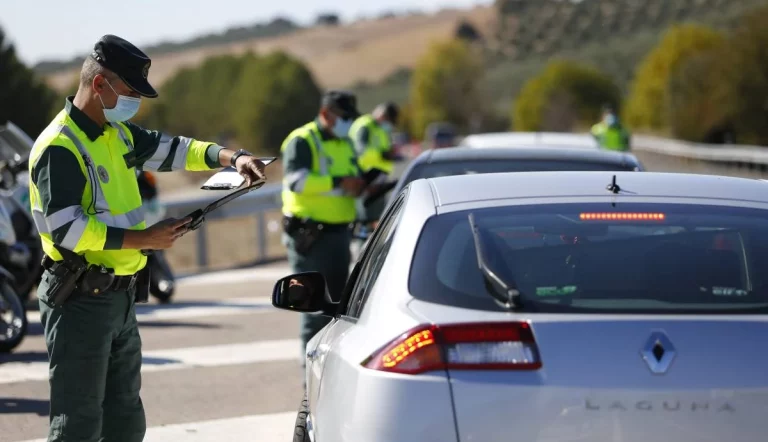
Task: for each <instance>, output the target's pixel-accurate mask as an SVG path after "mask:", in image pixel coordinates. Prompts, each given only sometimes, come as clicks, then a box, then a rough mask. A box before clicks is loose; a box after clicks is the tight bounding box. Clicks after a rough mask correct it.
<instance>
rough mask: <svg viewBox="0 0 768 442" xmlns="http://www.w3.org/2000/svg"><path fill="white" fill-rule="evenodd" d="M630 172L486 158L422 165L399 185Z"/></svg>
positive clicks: (619, 167)
mask: <svg viewBox="0 0 768 442" xmlns="http://www.w3.org/2000/svg"><path fill="white" fill-rule="evenodd" d="M558 170H563V171H582V170H583V171H609V172H612V171H633V170H635V166H634V165H629V164H627V165H621V164H611V163H602V162H590V161H562V160H552V161H550V160H516V159H515V160H510V159H506V160H505V159H498V158H494V159H488V160H481V161H478V160H470V161H443V162H436V163H424V164H419V165H418V166H415V167H414V168H413V170H411V171H410V173H409V174H408V176H407V177H406V180H404V181H405V182H404V183H403V185H405V184H408V183H410V182H411V181H415V180H418V179H420V178H437V177H441V176H453V175H468V174H472V173H500V172H547V171H558Z"/></svg>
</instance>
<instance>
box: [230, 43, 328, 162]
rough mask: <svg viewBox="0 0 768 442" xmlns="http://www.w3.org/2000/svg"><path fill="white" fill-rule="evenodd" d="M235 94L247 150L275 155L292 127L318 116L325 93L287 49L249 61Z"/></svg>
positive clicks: (237, 118)
mask: <svg viewBox="0 0 768 442" xmlns="http://www.w3.org/2000/svg"><path fill="white" fill-rule="evenodd" d="M234 93H235V96H234V98H233V100H232V105H233V108H234V110H235V111H234V112H232V119H233V122H234V125H235V128H236V130H237V135H238V140H239V141H240V143H241V144H242V145H243V146H244V147H245V148H247V149H253V150H256V151H260V152H264V153H269V154H273V155H277V154H279V152H280V146H281V145H282V142H283V140H284V139H285V137H287V136H288V134H289V133H291V131H292V130H294V129H296V128H297V127H299V126H301V125H303V124H305V123H307V122H309V121H311V120H312V119H313V118H314V117H315V115H317V111H318V108H319V106H320V99H321V95H322V92H321V90H320V88H319V87H318V85H317V83H316V82H315V79H314V77H313V76H312V73H311V72H310V71H309V69H307V67H306V66H305V65H304V64H303V63H302V62H301V61H299V60H298V59H296V58H294V57H292V56H290V55H288V54H285V53H283V52H275V53H272V54H269V55H267V56H264V57H262V58H260V59H258V60H257V62H252V63H248V64H247V65H246V66H245V67H244V69H243V72H242V75H241V76H240V81H239V84H238V85H237V87H236V89H235V91H234Z"/></svg>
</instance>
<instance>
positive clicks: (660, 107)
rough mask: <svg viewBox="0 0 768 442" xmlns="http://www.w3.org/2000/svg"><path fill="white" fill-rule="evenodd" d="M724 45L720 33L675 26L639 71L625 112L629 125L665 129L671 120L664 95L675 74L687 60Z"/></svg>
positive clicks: (692, 26) (685, 25)
mask: <svg viewBox="0 0 768 442" xmlns="http://www.w3.org/2000/svg"><path fill="white" fill-rule="evenodd" d="M723 41H724V36H723V35H722V34H721V33H719V32H718V31H715V30H713V29H710V28H708V27H706V26H702V25H696V24H683V25H675V26H672V27H671V28H670V29H669V30H668V31H667V32H666V34H665V35H664V37H663V38H662V40H661V42H660V43H659V44H658V46H656V48H655V49H653V50H652V51H651V52H650V53H649V54H648V55H647V56H646V58H645V59H644V60H643V62H642V63H641V64H640V65H639V66H638V68H637V71H636V74H635V79H634V81H633V82H632V84H631V86H630V94H629V98H628V101H627V105H626V109H625V115H626V120H627V123H629V125H631V126H634V127H638V128H644V129H654V130H661V129H664V128H665V127H666V126H667V122H668V118H669V116H668V112H667V106H666V101H665V94H666V92H667V87H668V85H669V82H670V78H672V77H673V75H674V73H675V70H676V69H677V68H678V67H679V66H680V65H681V64H682V63H683V62H685V60H687V59H688V58H690V57H693V56H695V55H697V54H702V53H706V52H709V51H711V50H713V49H715V48H717V47H718V46H719V45H721V44H722V43H723Z"/></svg>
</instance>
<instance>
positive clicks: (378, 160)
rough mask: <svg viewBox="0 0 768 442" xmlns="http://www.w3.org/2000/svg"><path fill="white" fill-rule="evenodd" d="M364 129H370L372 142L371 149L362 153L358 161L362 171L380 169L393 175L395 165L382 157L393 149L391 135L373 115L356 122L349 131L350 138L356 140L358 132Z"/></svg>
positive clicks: (369, 134) (362, 117)
mask: <svg viewBox="0 0 768 442" xmlns="http://www.w3.org/2000/svg"><path fill="white" fill-rule="evenodd" d="M364 127H365V128H368V136H369V140H370V141H369V143H368V144H369V147H368V148H367V149H366V150H365V152H362V153H360V157H359V158H358V160H357V162H358V164H359V165H360V169H361V170H362V171H363V172H368V171H369V170H371V169H379V170H381V171H384V172H385V173H388V174H389V173H392V171H393V170H394V168H395V163H394V162H392V161H389V160H385V159H384V158H382V157H381V154H383V153H385V152H387V151H389V150H390V149H391V148H392V143H391V141H390V139H389V134H388V133H387V131H385V130H384V129H382V128H381V126H379V125H378V123H376V120H375V119H374V118H373V117H372V116H371V115H363V116H361V117H360V118H358V119H357V120H355V122H354V123H353V124H352V127H351V128H350V129H349V136H350V138H352V139H353V140H355V138H356V137H357V133H358V131H360V129H362V128H364Z"/></svg>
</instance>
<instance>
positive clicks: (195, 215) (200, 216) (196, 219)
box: [141, 157, 277, 255]
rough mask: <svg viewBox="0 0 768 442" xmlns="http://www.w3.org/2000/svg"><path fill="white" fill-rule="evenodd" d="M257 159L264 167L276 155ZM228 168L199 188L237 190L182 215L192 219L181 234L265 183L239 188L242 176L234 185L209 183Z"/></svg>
mask: <svg viewBox="0 0 768 442" xmlns="http://www.w3.org/2000/svg"><path fill="white" fill-rule="evenodd" d="M259 160H260V161H261V162H263V163H264V167H266V166H268V165H270V164H272V163H273V162H274V161H275V160H277V157H266V158H261V157H260V158H259ZM230 169H232V170H234V169H233V168H231V167H227V168H225V169H223V170H221V171H219V172H217V173H216V174H215V175H214V176H213V177H211V178H209V179H208V181H206V183H205V184H203V186H202V187H201V189H203V190H231V189H237V190H235V191H234V192H230V193H228V194H227V195H225V196H223V197H221V198H219V199H217V200H216V201H214V202H212V203H210V204H208V205H207V206H205V207H203V208H202V209H197V210H195V211H194V212H192V213H190V214H188V215H186V216H185V217H183V218H187V217H189V218H192V221H190V222H189V223H187V225H186V226H185V227H186V229H185V230H184V233H182V236H183V235H186V234H187V233H189V232H191V231H193V230H197V229H198V228H199V227H200V226H201V225H202V224H203V222H205V216H206V215H207V214H209V213H211V212H213V211H214V210H216V209H218V208H219V207H221V206H223V205H224V204H227V203H228V202H230V201H232V200H233V199H235V198H238V197H241V196H243V195H245V194H246V193H249V192H253V191H254V190H256V189H259V188H261V187H263V186H264V184H266V183H267V181H266V180H259V181H256V182H255V183H252V184H251V185H250V186H248V187H243V188H240V186H241V185H242V183H244V182H245V178H242V181H240V184H239V185H236V183H237V181H233V182H230V183H229V185H227V184H226V183H224V184H219V185H211V183H215V181H216V180H214V178H215V177H216V175H219V174H221V173H230ZM235 173H237V171H235ZM141 252H142V253H143V254H144V255H149V254H151V253H152V250H142V251H141Z"/></svg>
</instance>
